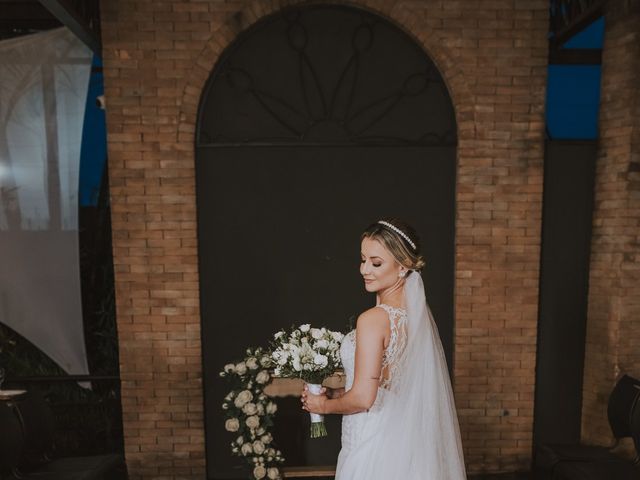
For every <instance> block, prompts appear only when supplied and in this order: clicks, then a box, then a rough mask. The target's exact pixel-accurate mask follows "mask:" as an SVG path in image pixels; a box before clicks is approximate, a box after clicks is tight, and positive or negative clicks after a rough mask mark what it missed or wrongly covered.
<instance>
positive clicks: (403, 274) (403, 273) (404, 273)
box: [399, 271, 407, 278]
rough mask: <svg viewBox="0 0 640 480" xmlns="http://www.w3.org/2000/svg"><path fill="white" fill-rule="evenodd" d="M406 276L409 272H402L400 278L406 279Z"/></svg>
mask: <svg viewBox="0 0 640 480" xmlns="http://www.w3.org/2000/svg"><path fill="white" fill-rule="evenodd" d="M406 274H407V272H405V271H402V272H400V275H399V277H400V278H404V276H405V275H406Z"/></svg>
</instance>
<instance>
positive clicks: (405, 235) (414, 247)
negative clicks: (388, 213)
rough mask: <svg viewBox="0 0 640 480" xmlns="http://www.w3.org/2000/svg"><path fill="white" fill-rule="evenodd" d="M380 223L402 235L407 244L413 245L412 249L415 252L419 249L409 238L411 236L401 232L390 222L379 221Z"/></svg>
mask: <svg viewBox="0 0 640 480" xmlns="http://www.w3.org/2000/svg"><path fill="white" fill-rule="evenodd" d="M378 223H381V224H382V225H384V226H385V227H388V228H390V229H391V230H393V231H394V232H396V233H397V234H398V235H400V236H401V237H402V238H404V239H405V240H406V241H407V243H409V245H411V247H412V248H413V249H414V250H417V248H418V247H416V244H415V243H413V241H412V240H411V239H410V238H409V235H407V234H406V233H404V232H403V231H402V230H400V229H399V228H398V227H396V226H395V225H393V224H391V223H389V222H385V221H384V220H378Z"/></svg>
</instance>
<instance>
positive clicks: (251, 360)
mask: <svg viewBox="0 0 640 480" xmlns="http://www.w3.org/2000/svg"><path fill="white" fill-rule="evenodd" d="M247 367H249V368H250V369H251V370H256V369H257V368H258V359H257V358H255V357H251V358H249V359H248V360H247Z"/></svg>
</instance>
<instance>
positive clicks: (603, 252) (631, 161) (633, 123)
mask: <svg viewBox="0 0 640 480" xmlns="http://www.w3.org/2000/svg"><path fill="white" fill-rule="evenodd" d="M609 8H610V10H609V11H608V12H607V14H606V17H605V25H606V32H605V41H604V49H603V58H602V81H601V92H602V93H601V106H600V119H599V127H600V146H599V153H598V160H597V167H596V186H595V211H594V215H593V238H592V245H591V267H590V268H591V271H590V280H589V310H588V319H587V345H586V356H585V372H584V394H583V415H582V434H583V439H584V440H585V441H586V442H590V443H600V444H609V443H610V442H611V440H612V435H611V429H610V428H609V424H608V421H607V416H606V409H607V401H608V398H609V394H610V393H611V389H612V388H613V386H614V385H615V381H616V380H617V377H618V376H619V375H620V374H623V373H627V374H629V375H632V376H634V377H636V378H640V3H638V2H633V1H627V0H623V1H620V2H615V4H614V2H610V3H609Z"/></svg>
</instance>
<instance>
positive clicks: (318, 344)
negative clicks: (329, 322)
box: [313, 338, 329, 348]
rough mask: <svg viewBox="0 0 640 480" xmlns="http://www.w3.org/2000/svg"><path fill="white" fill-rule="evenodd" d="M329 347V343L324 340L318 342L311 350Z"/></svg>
mask: <svg viewBox="0 0 640 480" xmlns="http://www.w3.org/2000/svg"><path fill="white" fill-rule="evenodd" d="M328 346H329V342H327V341H326V340H325V339H324V338H323V339H322V340H318V341H317V342H316V343H315V345H314V346H313V348H327V347H328Z"/></svg>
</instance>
